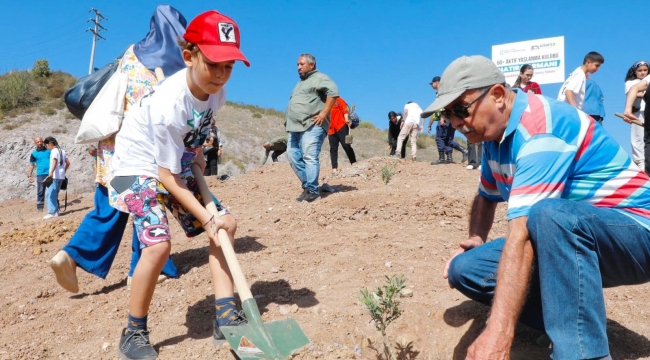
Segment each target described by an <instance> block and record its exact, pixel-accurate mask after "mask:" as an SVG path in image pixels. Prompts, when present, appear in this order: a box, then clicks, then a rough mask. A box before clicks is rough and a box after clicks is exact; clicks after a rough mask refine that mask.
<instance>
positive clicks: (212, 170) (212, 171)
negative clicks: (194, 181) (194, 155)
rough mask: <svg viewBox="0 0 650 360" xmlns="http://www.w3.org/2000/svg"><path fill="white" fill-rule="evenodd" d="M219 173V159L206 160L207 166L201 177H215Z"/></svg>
mask: <svg viewBox="0 0 650 360" xmlns="http://www.w3.org/2000/svg"><path fill="white" fill-rule="evenodd" d="M218 172H219V159H218V158H214V159H210V160H208V163H207V165H206V166H205V171H203V176H211V175H214V176H216V175H217V173H218Z"/></svg>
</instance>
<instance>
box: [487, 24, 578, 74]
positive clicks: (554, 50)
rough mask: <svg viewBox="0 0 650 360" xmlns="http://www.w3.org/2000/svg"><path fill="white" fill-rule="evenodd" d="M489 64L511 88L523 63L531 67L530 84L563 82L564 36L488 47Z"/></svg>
mask: <svg viewBox="0 0 650 360" xmlns="http://www.w3.org/2000/svg"><path fill="white" fill-rule="evenodd" d="M492 61H493V62H494V63H495V64H496V65H497V66H498V67H499V69H501V71H503V73H504V74H505V75H506V81H507V82H508V84H510V85H512V84H514V82H515V81H516V80H517V76H519V70H520V69H521V66H522V65H524V64H530V65H532V67H533V69H534V71H535V73H534V76H533V79H532V81H534V82H536V83H538V84H553V83H563V82H564V80H565V78H564V36H558V37H552V38H546V39H537V40H527V41H520V42H516V43H510V44H502V45H494V46H492Z"/></svg>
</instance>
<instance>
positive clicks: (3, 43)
mask: <svg viewBox="0 0 650 360" xmlns="http://www.w3.org/2000/svg"><path fill="white" fill-rule="evenodd" d="M85 16H86V15H81V16H78V17H76V18H74V19H72V20H69V21H67V22H65V23H64V24H62V25H60V26H57V27H53V28H48V29H47V33H48V34H50V35H52V34H53V32H54V31H57V30H60V29H64V28H67V27H69V26H71V25H73V26H78V24H79V23H78V21H79V20H80V19H81V18H84V17H85ZM72 31H77V29H72V30H70V31H66V32H65V33H63V34H54V36H55V37H54V38H52V40H54V39H56V37H57V36H61V35H66V34H69V33H70V32H72ZM41 37H42V33H39V34H36V35H34V36H29V37H26V38H22V39H15V38H13V39H12V40H11V41H10V42H0V46H2V47H4V46H10V45H14V44H16V43H29V40H32V39H40V38H41ZM28 45H30V46H31V45H36V44H28Z"/></svg>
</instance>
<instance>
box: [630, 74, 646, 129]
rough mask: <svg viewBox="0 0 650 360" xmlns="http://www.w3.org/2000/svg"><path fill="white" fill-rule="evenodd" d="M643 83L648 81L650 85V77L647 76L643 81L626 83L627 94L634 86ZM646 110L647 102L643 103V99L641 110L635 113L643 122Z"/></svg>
mask: <svg viewBox="0 0 650 360" xmlns="http://www.w3.org/2000/svg"><path fill="white" fill-rule="evenodd" d="M641 81H646V82H648V83H650V76H646V77H645V78H643V79H634V80H630V81H626V82H625V94H626V95H627V93H628V92H630V89H631V88H632V86H634V85H636V84H638V83H640V82H641ZM644 109H645V101H643V98H641V110H639V111H637V112H635V113H634V115H635V116H636V117H638V118H639V120H641V121H643V115H644V111H643V110H644Z"/></svg>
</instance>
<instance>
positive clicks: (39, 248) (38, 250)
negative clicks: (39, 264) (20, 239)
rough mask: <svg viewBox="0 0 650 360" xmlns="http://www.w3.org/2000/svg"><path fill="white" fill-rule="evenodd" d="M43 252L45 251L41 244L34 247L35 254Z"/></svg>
mask: <svg viewBox="0 0 650 360" xmlns="http://www.w3.org/2000/svg"><path fill="white" fill-rule="evenodd" d="M42 252H43V249H41V247H40V246H36V247H35V248H34V251H33V253H34V255H40V254H41V253H42Z"/></svg>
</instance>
